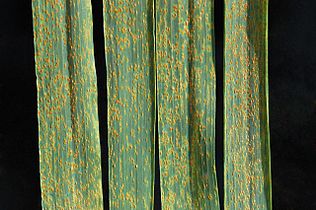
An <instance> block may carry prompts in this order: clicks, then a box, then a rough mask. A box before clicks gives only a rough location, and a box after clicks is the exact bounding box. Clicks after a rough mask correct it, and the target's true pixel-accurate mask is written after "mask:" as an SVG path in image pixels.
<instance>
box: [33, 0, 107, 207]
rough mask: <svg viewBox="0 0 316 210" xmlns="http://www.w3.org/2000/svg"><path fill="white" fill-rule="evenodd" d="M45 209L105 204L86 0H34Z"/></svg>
mask: <svg viewBox="0 0 316 210" xmlns="http://www.w3.org/2000/svg"><path fill="white" fill-rule="evenodd" d="M33 26H34V46H35V60H36V76H37V91H38V122H39V152H40V177H41V195H42V208H43V209H103V195H102V181H101V177H102V176H101V157H100V139H99V124H98V111H97V86H96V73H95V67H94V56H93V37H92V13H91V4H90V1H89V0H81V1H64V2H59V1H54V2H53V1H44V0H33Z"/></svg>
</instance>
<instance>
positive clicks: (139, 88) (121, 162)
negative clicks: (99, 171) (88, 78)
mask: <svg viewBox="0 0 316 210" xmlns="http://www.w3.org/2000/svg"><path fill="white" fill-rule="evenodd" d="M103 2H104V34H105V41H106V43H105V48H106V67H107V92H108V95H107V98H108V129H109V130H108V143H109V150H108V152H109V183H110V186H109V193H110V208H111V209H152V208H153V188H154V185H153V183H154V174H155V173H154V148H155V147H154V137H155V131H154V128H155V69H154V42H153V39H154V37H153V16H152V13H153V2H152V1H151V0H149V1H147V0H146V1H145V0H141V1H130V0H104V1H103Z"/></svg>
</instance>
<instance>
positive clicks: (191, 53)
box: [156, 0, 219, 209]
mask: <svg viewBox="0 0 316 210" xmlns="http://www.w3.org/2000/svg"><path fill="white" fill-rule="evenodd" d="M213 14H214V8H213V1H212V0H211V1H204V0H170V1H164V0H156V15H157V20H156V28H157V31H156V56H157V82H158V83H157V93H158V94H157V100H158V104H157V106H158V113H159V116H158V133H159V157H160V169H161V172H160V173H161V176H160V180H161V192H162V209H219V202H218V193H217V183H216V173H215V67H214V36H213V35H214V31H213V28H214V26H213Z"/></svg>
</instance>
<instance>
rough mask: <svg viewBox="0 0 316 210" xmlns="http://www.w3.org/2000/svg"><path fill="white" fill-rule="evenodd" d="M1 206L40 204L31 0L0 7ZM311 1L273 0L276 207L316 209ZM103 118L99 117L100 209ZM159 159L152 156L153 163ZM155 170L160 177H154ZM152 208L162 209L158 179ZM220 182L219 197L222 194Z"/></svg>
mask: <svg viewBox="0 0 316 210" xmlns="http://www.w3.org/2000/svg"><path fill="white" fill-rule="evenodd" d="M101 2H102V1H101V0H92V3H93V16H94V39H95V40H94V41H95V59H96V68H97V75H98V90H99V116H100V119H106V104H105V101H106V88H105V87H106V78H105V59H104V49H103V46H104V41H103V29H102V24H103V20H102V3H101ZM215 6H216V8H215V16H216V19H215V21H216V23H215V24H216V26H215V27H216V47H217V49H216V50H217V51H216V53H217V55H216V60H217V70H216V71H217V77H218V79H217V80H218V81H217V86H218V88H217V99H218V102H217V106H218V107H217V109H218V110H220V111H219V112H218V113H217V149H218V151H219V152H217V158H218V160H217V163H218V178H219V182H220V185H221V183H222V181H223V179H222V178H221V177H222V175H223V168H222V167H221V163H222V161H221V158H222V154H221V152H220V151H221V149H222V134H221V133H222V130H223V127H222V125H221V122H222V105H223V103H222V100H223V97H222V59H223V58H222V55H221V54H222V47H223V40H222V33H223V11H222V10H223V0H215ZM0 8H1V11H0V24H1V25H0V29H1V31H0V53H1V54H0V69H1V74H0V79H1V82H0V94H1V95H0V97H1V98H0V105H1V107H0V110H1V112H0V114H1V116H0V117H1V120H0V123H1V124H0V209H1V210H6V209H26V210H29V209H40V207H41V204H40V185H39V164H38V143H37V138H38V137H37V132H38V130H37V115H36V114H37V111H36V110H37V108H36V83H35V82H36V77H35V69H34V52H33V31H32V10H31V0H20V1H19V0H16V1H14V0H11V1H9V0H7V1H5V0H1V4H0ZM315 66H316V1H315V0H270V3H269V85H270V87H269V89H270V129H271V149H272V178H273V207H274V209H282V210H283V209H285V210H287V209H316V199H315V198H316V178H315V176H316V173H314V172H315V170H314V168H315V163H316V72H315V70H316V68H315ZM106 133H107V130H106V122H104V121H102V120H100V134H101V144H102V153H103V154H102V156H103V160H102V161H103V162H102V164H103V165H102V167H103V180H104V181H103V182H104V184H103V185H104V195H105V206H106V207H105V209H107V207H108V202H107V198H108V192H107V190H106V186H107V182H106V180H107V155H106V151H107V143H106ZM156 163H157V161H156ZM157 175H158V174H157ZM155 184H156V190H155V195H156V199H155V207H157V208H156V209H159V207H160V200H159V196H158V195H159V193H160V192H159V187H157V186H159V182H158V181H157V182H156V183H155ZM222 192H223V191H222V187H220V195H221V196H223V194H222Z"/></svg>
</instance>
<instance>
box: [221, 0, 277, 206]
mask: <svg viewBox="0 0 316 210" xmlns="http://www.w3.org/2000/svg"><path fill="white" fill-rule="evenodd" d="M267 9H268V1H267V0H264V1H259V0H242V1H237V0H225V51H224V56H225V75H224V80H225V81H224V83H225V84H224V98H225V99H224V100H225V101H224V119H225V125H224V127H225V128H224V132H225V134H224V135H225V136H224V138H225V143H224V158H225V159H224V184H225V186H224V187H225V189H224V191H225V194H224V195H225V196H224V208H225V209H272V199H271V169H270V168H271V166H270V137H269V122H268V115H269V113H268V71H267V68H268V66H267V57H268V54H267V29H268V26H267V15H268V14H267Z"/></svg>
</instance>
